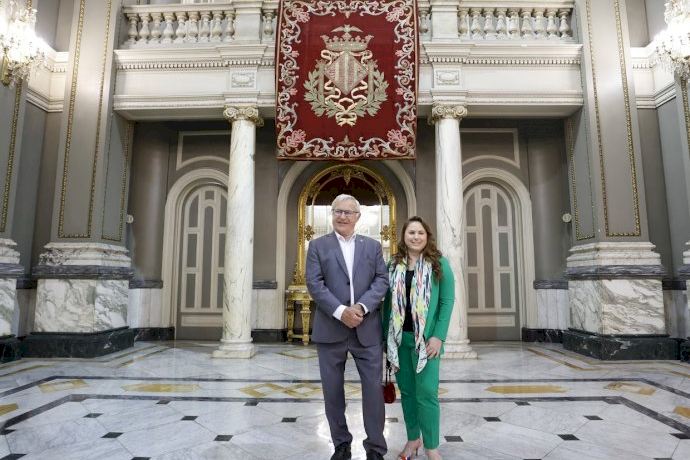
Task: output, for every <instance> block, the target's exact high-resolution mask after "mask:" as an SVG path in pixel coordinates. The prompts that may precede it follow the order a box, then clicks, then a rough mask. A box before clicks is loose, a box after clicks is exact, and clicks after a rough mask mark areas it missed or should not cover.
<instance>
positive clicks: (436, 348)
mask: <svg viewBox="0 0 690 460" xmlns="http://www.w3.org/2000/svg"><path fill="white" fill-rule="evenodd" d="M441 345H443V342H441V339H439V338H436V337H432V338H430V339H429V340H427V342H426V356H427V358H437V357H439V356H441Z"/></svg>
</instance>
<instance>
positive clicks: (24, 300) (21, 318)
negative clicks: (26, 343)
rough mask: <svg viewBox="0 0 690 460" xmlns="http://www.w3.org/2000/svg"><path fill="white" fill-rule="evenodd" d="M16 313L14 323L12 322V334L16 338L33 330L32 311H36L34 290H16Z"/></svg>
mask: <svg viewBox="0 0 690 460" xmlns="http://www.w3.org/2000/svg"><path fill="white" fill-rule="evenodd" d="M17 304H18V305H19V308H18V312H17V313H15V318H16V322H15V321H13V322H12V333H13V334H14V335H16V336H18V337H21V336H24V335H27V334H29V333H30V332H31V331H33V330H34V311H35V310H36V289H17Z"/></svg>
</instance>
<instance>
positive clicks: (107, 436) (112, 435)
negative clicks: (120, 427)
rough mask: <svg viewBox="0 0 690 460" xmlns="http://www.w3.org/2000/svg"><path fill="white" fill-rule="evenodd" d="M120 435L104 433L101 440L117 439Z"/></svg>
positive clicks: (112, 432) (113, 432)
mask: <svg viewBox="0 0 690 460" xmlns="http://www.w3.org/2000/svg"><path fill="white" fill-rule="evenodd" d="M121 435H122V433H117V432H115V431H111V432H110V433H106V434H104V435H103V436H101V437H102V438H117V437H118V436H121Z"/></svg>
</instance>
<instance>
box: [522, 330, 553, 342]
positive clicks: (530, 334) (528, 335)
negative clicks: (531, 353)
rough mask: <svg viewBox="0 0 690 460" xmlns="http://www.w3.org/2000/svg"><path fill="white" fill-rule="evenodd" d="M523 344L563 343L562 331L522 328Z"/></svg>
mask: <svg viewBox="0 0 690 460" xmlns="http://www.w3.org/2000/svg"><path fill="white" fill-rule="evenodd" d="M522 341H523V342H543V343H563V331H562V330H560V329H530V328H527V327H523V328H522Z"/></svg>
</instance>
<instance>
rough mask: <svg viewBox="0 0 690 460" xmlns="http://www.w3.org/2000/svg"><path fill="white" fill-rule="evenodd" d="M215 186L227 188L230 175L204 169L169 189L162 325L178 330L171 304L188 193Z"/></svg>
mask: <svg viewBox="0 0 690 460" xmlns="http://www.w3.org/2000/svg"><path fill="white" fill-rule="evenodd" d="M209 181H211V182H215V183H217V184H218V185H220V186H221V187H226V186H227V183H228V175H227V174H226V173H224V172H222V171H219V170H217V169H211V168H201V169H196V170H194V171H190V172H188V173H187V174H185V175H183V176H182V177H180V178H179V179H178V180H177V181H176V182H175V184H174V185H173V186H172V187H171V188H170V191H169V192H168V197H167V199H166V201H165V220H164V227H163V266H162V268H163V270H162V279H163V293H162V294H163V295H162V297H163V299H162V305H163V309H162V312H161V322H162V324H164V325H167V326H175V324H176V322H177V308H175V306H174V305H173V304H172V293H173V289H175V287H176V284H175V279H176V277H177V268H178V267H177V265H176V264H175V254H176V251H175V242H176V241H179V236H180V235H179V230H180V228H179V226H178V225H177V223H178V222H179V219H180V218H181V215H182V204H183V203H184V200H185V198H186V197H187V195H188V194H189V193H191V192H192V190H194V188H196V186H198V185H200V184H202V183H208V182H209Z"/></svg>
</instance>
